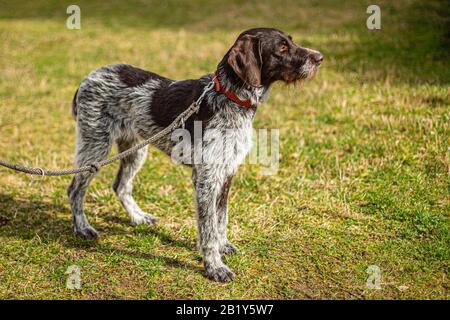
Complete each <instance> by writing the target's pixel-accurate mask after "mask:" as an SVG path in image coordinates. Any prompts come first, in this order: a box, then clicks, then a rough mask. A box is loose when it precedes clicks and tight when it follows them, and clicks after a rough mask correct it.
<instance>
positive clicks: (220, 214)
mask: <svg viewBox="0 0 450 320" xmlns="http://www.w3.org/2000/svg"><path fill="white" fill-rule="evenodd" d="M232 179H233V176H232V175H230V176H227V177H226V178H225V181H224V182H223V184H222V187H221V188H220V192H219V195H218V199H217V223H218V229H219V242H220V253H221V254H233V253H239V249H238V248H237V247H236V246H235V245H233V244H232V243H231V242H230V241H228V237H227V225H228V194H229V192H230V188H231V180H232Z"/></svg>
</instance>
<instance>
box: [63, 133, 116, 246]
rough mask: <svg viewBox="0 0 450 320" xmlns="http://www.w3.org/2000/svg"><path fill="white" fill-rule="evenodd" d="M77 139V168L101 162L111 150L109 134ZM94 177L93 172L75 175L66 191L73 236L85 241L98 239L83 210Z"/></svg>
mask: <svg viewBox="0 0 450 320" xmlns="http://www.w3.org/2000/svg"><path fill="white" fill-rule="evenodd" d="M77 139H78V141H77V150H76V165H77V166H78V167H81V166H85V165H89V164H92V163H95V162H99V161H102V160H103V159H105V157H106V156H107V155H108V153H109V151H110V150H111V142H110V137H109V134H105V135H104V136H102V137H101V138H99V139H96V140H92V139H89V140H88V139H83V137H82V135H81V134H78V137H77ZM95 175H96V173H95V172H83V173H79V174H76V175H75V176H74V177H73V179H72V183H71V184H70V186H69V188H68V189H67V194H68V196H69V201H70V206H71V209H72V220H73V227H74V232H75V235H77V236H79V237H82V238H84V239H87V240H90V239H96V238H98V234H97V231H96V230H95V229H94V228H93V227H91V225H90V224H89V222H88V220H87V218H86V215H85V214H84V208H83V206H84V205H83V203H84V197H85V195H86V191H87V189H88V186H89V183H90V182H91V181H92V179H93V178H94V176H95Z"/></svg>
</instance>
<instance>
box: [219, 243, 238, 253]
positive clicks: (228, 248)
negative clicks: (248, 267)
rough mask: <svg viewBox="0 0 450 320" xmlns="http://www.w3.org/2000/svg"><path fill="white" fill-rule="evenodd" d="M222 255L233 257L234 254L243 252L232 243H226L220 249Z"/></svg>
mask: <svg viewBox="0 0 450 320" xmlns="http://www.w3.org/2000/svg"><path fill="white" fill-rule="evenodd" d="M220 253H221V254H228V255H231V254H233V253H236V254H239V253H241V251H240V250H239V249H238V248H237V247H236V246H235V245H234V244H232V243H231V242H226V243H225V244H224V245H222V247H221V248H220Z"/></svg>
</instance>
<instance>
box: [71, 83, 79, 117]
mask: <svg viewBox="0 0 450 320" xmlns="http://www.w3.org/2000/svg"><path fill="white" fill-rule="evenodd" d="M77 94H78V89H77V91H76V92H75V95H74V96H73V99H72V116H73V118H74V119H76V118H77V114H78V105H77Z"/></svg>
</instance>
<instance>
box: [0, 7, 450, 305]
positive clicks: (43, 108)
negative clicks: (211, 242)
mask: <svg viewBox="0 0 450 320" xmlns="http://www.w3.org/2000/svg"><path fill="white" fill-rule="evenodd" d="M377 3H378V4H379V5H380V7H381V10H382V29H381V30H379V31H369V30H367V28H366V23H365V21H366V18H367V16H368V15H367V14H366V13H365V11H366V8H367V6H368V5H369V4H371V2H369V1H345V2H344V3H342V2H341V1H331V0H329V1H313V0H310V1H301V3H300V1H289V0H285V1H281V0H276V1H248V2H247V1H246V2H243V1H237V0H235V1H227V2H223V1H171V0H167V1H164V2H162V3H161V2H160V1H149V2H144V1H131V2H130V1H127V2H124V1H113V2H100V1H98V2H93V1H85V0H83V1H77V4H78V5H80V7H81V12H82V29H81V30H67V29H66V28H65V20H66V17H67V15H66V13H65V11H66V7H67V5H69V3H67V4H66V3H64V2H59V1H29V3H27V2H25V1H5V0H0V43H1V50H0V74H1V77H0V148H1V150H2V151H1V153H0V158H2V159H6V160H9V161H13V162H19V163H21V164H25V165H33V166H41V167H45V168H60V167H70V166H71V164H72V156H73V150H74V142H75V140H74V138H75V134H74V122H73V120H72V118H71V114H70V104H71V99H72V96H73V93H74V91H75V90H76V88H77V85H78V83H79V81H80V80H81V79H82V78H83V77H84V76H85V75H86V74H87V73H89V72H90V71H91V70H93V69H95V68H97V67H99V66H101V65H104V64H111V63H115V62H119V61H123V62H127V63H131V64H134V65H137V66H140V67H142V68H146V69H150V70H152V71H154V72H157V73H160V74H163V75H166V76H168V77H171V78H175V79H182V78H195V77H199V76H201V75H203V74H205V73H208V72H212V71H213V70H214V69H215V66H216V64H217V63H218V61H219V60H220V59H221V57H222V56H223V54H224V53H225V52H226V50H227V49H228V47H229V46H230V44H231V43H232V41H233V40H234V38H235V37H236V36H237V35H238V33H239V32H241V31H242V30H244V29H246V28H249V27H255V26H274V27H278V28H281V29H283V30H285V31H287V32H289V33H291V34H292V35H293V37H294V39H295V40H296V41H297V42H299V43H300V44H303V45H305V46H309V47H312V48H316V49H319V50H320V51H322V52H323V53H324V54H325V63H324V65H323V67H322V68H321V70H320V72H319V73H318V75H317V76H316V78H315V79H314V80H313V81H311V82H310V83H308V84H307V85H306V86H305V87H304V88H302V89H301V90H298V89H295V88H291V87H287V86H284V85H277V86H275V88H273V90H272V92H271V97H270V99H269V101H268V103H266V104H264V105H262V106H260V108H258V113H257V116H256V119H255V127H257V128H279V129H280V139H281V150H280V152H281V159H280V164H279V171H278V173H277V174H276V175H271V176H264V175H262V174H261V170H260V169H261V168H260V167H259V166H257V165H250V164H245V165H243V166H242V167H241V168H240V170H239V173H238V175H237V177H236V179H235V180H234V182H233V188H232V192H231V199H230V225H229V235H230V238H231V240H232V241H233V242H234V243H235V244H236V245H238V246H239V247H240V249H241V250H242V255H238V256H232V257H227V258H226V262H227V264H228V265H229V266H231V267H232V268H233V269H234V270H235V271H236V274H237V278H236V280H235V281H234V282H233V283H228V284H219V283H215V282H212V281H209V280H207V279H206V278H205V277H204V276H203V274H202V272H203V267H202V263H201V256H200V254H199V253H198V252H197V251H196V250H195V244H196V227H195V218H194V217H195V213H194V207H193V191H192V188H191V186H190V171H189V169H187V168H184V167H181V166H176V165H174V164H173V163H172V162H171V160H170V159H169V158H167V157H166V156H164V155H162V154H161V153H160V152H158V151H156V150H153V151H152V154H151V155H150V156H149V161H148V162H147V164H146V165H145V167H144V169H143V170H142V171H141V172H140V174H139V177H138V179H137V181H136V187H135V192H134V194H135V198H136V199H137V201H138V203H139V204H140V205H141V206H142V207H143V208H144V209H145V210H148V211H151V212H152V213H154V214H155V215H157V216H159V217H160V218H161V219H160V223H159V225H158V226H154V227H153V226H139V227H133V226H130V225H129V222H128V218H127V215H126V213H125V211H124V210H123V209H122V208H121V206H120V204H119V202H118V200H117V199H116V198H115V197H114V196H113V193H112V190H111V188H110V186H111V183H112V180H113V178H114V175H115V171H116V170H117V164H115V165H112V166H111V167H108V168H106V169H104V170H102V172H101V174H100V175H99V176H98V177H97V178H96V179H95V180H94V182H93V183H92V185H91V188H90V192H89V195H88V197H87V204H86V207H87V208H86V210H87V215H88V218H89V220H90V222H91V224H92V225H93V226H94V227H95V228H97V230H98V231H99V232H100V233H101V239H100V241H99V242H98V243H89V242H84V241H81V240H78V239H76V238H75V237H74V236H73V235H72V230H71V216H70V210H69V206H68V203H67V200H66V191H65V190H66V187H67V185H68V184H69V181H70V180H69V178H67V177H62V178H46V179H45V180H44V181H39V179H35V180H33V179H31V178H30V177H29V176H27V175H24V174H17V173H13V172H11V171H7V170H4V169H1V170H0V298H2V299H13V298H31V299H45V298H55V299H79V298H85V299H111V298H139V299H174V298H197V299H206V298H212V299H219V298H231V299H237V298H250V299H251V298H274V299H296V298H313V299H320V298H332V299H335V298H349V299H371V298H374V299H381V298H386V299H409V298H420V299H437V298H439V299H448V297H449V290H448V268H449V252H450V239H449V221H448V217H449V216H448V213H449V211H450V203H449V191H450V184H449V182H450V181H449V170H450V163H449V162H450V161H449V159H450V151H449V150H450V149H449V137H450V128H449V121H450V113H449V110H450V108H449V105H450V103H449V84H450V63H449V61H450V59H449V58H450V55H449V52H450V50H449V43H450V41H449V38H448V34H445V32H446V30H448V23H449V22H448V16H449V12H450V10H449V7H448V5H446V3H445V1H410V0H403V1H395V2H394V1H378V2H377ZM446 17H447V18H446ZM446 19H447V20H446ZM72 264H76V265H78V266H79V267H80V268H81V272H82V290H80V291H72V290H68V289H66V286H65V284H66V277H67V275H66V274H65V271H66V269H67V267H68V266H70V265H72ZM369 265H377V266H379V268H380V269H381V272H382V289H381V290H370V289H368V288H367V287H366V279H367V277H368V274H366V269H367V267H368V266H369Z"/></svg>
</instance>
